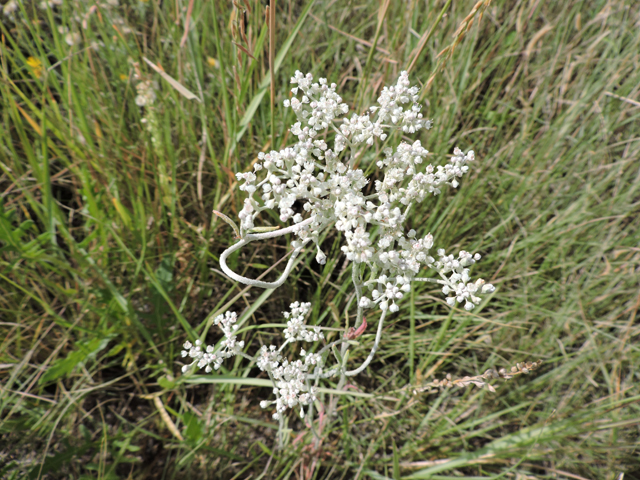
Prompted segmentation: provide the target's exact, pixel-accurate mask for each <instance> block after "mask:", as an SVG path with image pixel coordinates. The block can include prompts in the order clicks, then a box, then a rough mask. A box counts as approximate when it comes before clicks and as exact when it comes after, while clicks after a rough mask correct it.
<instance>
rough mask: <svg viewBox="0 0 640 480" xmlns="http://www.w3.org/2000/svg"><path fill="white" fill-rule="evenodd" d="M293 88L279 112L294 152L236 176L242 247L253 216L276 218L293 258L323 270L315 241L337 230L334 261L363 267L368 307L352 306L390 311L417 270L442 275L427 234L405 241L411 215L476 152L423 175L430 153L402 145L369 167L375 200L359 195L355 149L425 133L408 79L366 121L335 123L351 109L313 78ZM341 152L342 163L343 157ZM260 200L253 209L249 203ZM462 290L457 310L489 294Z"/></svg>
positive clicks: (268, 157)
mask: <svg viewBox="0 0 640 480" xmlns="http://www.w3.org/2000/svg"><path fill="white" fill-rule="evenodd" d="M291 83H293V84H295V85H296V86H295V87H294V88H293V89H292V93H293V94H294V97H293V98H292V99H291V100H286V101H285V103H284V104H285V107H291V108H292V110H293V111H294V113H295V114H296V117H297V120H298V121H297V122H296V123H295V124H294V125H292V127H291V133H293V134H294V135H296V136H297V137H298V142H297V143H296V144H295V145H293V146H291V147H287V148H284V149H283V150H280V151H279V152H276V151H271V152H269V153H260V154H259V155H258V161H257V162H256V163H255V165H254V171H253V172H246V173H238V174H237V178H238V180H240V181H244V183H243V184H242V185H241V187H240V189H241V190H244V191H246V192H247V193H248V194H249V197H248V198H247V199H246V200H245V202H244V207H243V209H242V211H241V212H240V214H239V217H240V220H241V234H242V236H243V237H244V236H245V235H246V234H247V232H251V231H252V229H253V228H254V220H255V218H256V217H257V216H258V215H259V214H260V212H262V211H264V210H271V209H277V210H278V211H279V213H280V220H281V221H282V222H287V221H289V220H293V223H294V226H295V227H296V228H294V231H295V233H296V235H297V236H298V239H297V240H295V241H294V242H293V243H292V246H293V247H294V249H296V250H298V251H299V250H300V249H302V247H303V246H304V245H306V244H307V243H308V242H313V243H315V245H316V248H317V255H316V260H317V261H318V262H319V263H321V264H322V263H325V261H326V255H325V254H324V252H322V250H321V249H320V245H319V239H320V233H321V232H322V231H323V230H325V229H326V228H328V227H329V226H331V225H335V228H336V229H337V230H339V231H340V232H342V233H343V237H344V239H345V240H346V244H345V245H343V246H342V251H343V252H344V253H345V255H346V257H347V259H348V260H349V261H352V262H354V263H357V264H365V265H366V266H367V267H369V271H370V276H369V278H368V280H367V281H366V282H365V285H366V286H367V287H368V288H369V290H370V291H371V296H372V298H371V299H370V298H368V297H362V298H361V300H360V306H361V307H363V308H372V307H374V306H375V305H379V306H380V308H382V309H383V310H386V309H387V308H389V309H390V310H391V311H392V312H394V311H397V309H398V307H397V305H396V302H397V301H398V300H399V299H401V298H402V297H403V295H404V293H406V292H407V291H409V289H410V286H409V284H410V282H411V281H413V279H414V278H416V276H417V274H418V272H419V270H420V269H421V268H422V267H435V268H436V269H438V270H439V273H440V274H442V273H444V272H443V271H440V268H441V267H442V268H444V265H445V264H443V263H437V264H436V263H434V262H435V261H434V259H433V258H432V257H431V256H429V249H430V248H431V247H432V246H433V238H432V236H431V235H430V234H429V235H427V236H426V237H424V238H422V239H416V238H415V235H416V233H415V231H413V230H411V231H410V232H408V233H405V229H404V223H405V221H406V219H407V214H408V212H409V209H410V208H411V207H412V206H413V205H414V204H417V203H420V202H422V201H423V200H424V199H425V198H426V197H427V196H428V195H438V194H440V193H441V189H442V187H443V186H444V185H449V186H451V187H453V188H457V187H458V185H459V181H458V179H459V178H460V177H462V176H463V175H464V174H465V173H466V172H467V171H468V169H469V167H468V165H467V163H469V162H472V161H474V159H475V156H474V152H473V151H469V152H468V153H466V154H465V153H463V152H462V151H461V150H460V149H458V148H455V149H454V152H453V156H452V158H451V160H450V162H449V163H448V164H446V165H444V166H433V165H427V166H426V167H424V168H423V169H421V168H420V165H421V164H422V163H423V161H424V160H425V159H426V157H427V155H428V154H429V152H428V151H427V150H426V149H425V148H423V147H422V145H421V143H420V141H415V142H413V143H412V144H409V143H406V142H404V141H402V142H401V143H400V144H399V146H398V147H397V149H396V150H395V151H394V150H393V149H391V148H385V149H384V151H383V153H384V157H383V158H382V159H380V160H378V161H377V166H378V167H379V168H380V169H381V170H382V171H383V173H384V175H383V176H382V180H377V181H376V182H375V184H374V187H375V193H371V194H369V195H365V192H364V189H365V187H366V186H367V185H368V184H369V179H367V178H366V177H365V175H364V172H363V171H362V170H361V169H355V168H353V165H354V163H355V160H356V157H357V155H358V149H360V148H361V146H362V144H366V145H372V144H373V142H374V140H375V139H376V138H378V139H380V140H385V139H386V138H387V135H388V134H387V133H386V132H387V131H389V132H391V133H392V132H394V131H400V132H403V133H414V132H417V131H419V130H420V129H422V128H430V127H431V122H430V121H428V120H425V119H424V118H423V116H422V114H421V113H420V110H421V106H420V105H419V104H418V103H417V102H418V88H417V87H410V84H409V78H408V74H407V72H402V73H401V75H400V78H399V79H398V82H397V83H396V85H394V86H391V87H385V88H384V89H383V90H382V93H381V94H380V97H379V98H378V105H377V106H374V107H371V108H370V109H369V111H368V112H367V113H365V114H364V115H357V114H355V113H354V114H352V115H351V117H350V118H341V117H342V116H344V115H345V114H347V113H348V111H349V109H348V106H347V105H346V104H345V103H343V102H342V98H341V97H340V96H339V95H338V94H337V93H336V85H335V84H330V85H329V84H328V83H327V80H326V79H324V78H321V79H320V80H319V81H318V82H317V83H314V82H313V77H312V75H311V74H307V75H303V74H302V73H300V72H296V73H295V75H294V76H293V77H292V78H291ZM299 94H300V95H302V98H301V99H298V98H297V96H296V95H299ZM327 130H330V131H333V132H334V133H335V135H334V136H333V137H334V139H333V148H329V147H330V145H329V144H327V140H328V137H327V135H326V134H325V133H326V132H327ZM329 139H330V137H329ZM347 149H348V152H350V153H347V154H343V152H344V151H345V150H347ZM343 157H346V158H343ZM259 176H260V177H261V179H259V178H258V177H259ZM258 194H260V199H257V198H255V196H256V195H258ZM305 217H307V218H306V220H305ZM467 271H468V270H467ZM460 275H463V274H462V273H460ZM461 278H462V277H461ZM449 281H451V282H454V283H455V282H456V281H454V280H449ZM443 282H444V281H443ZM463 283H464V284H465V288H466V290H464V292H463V291H461V293H460V294H456V296H455V297H453V298H454V299H455V300H458V299H462V300H458V301H465V302H466V304H465V305H466V306H468V305H475V304H477V303H478V302H477V299H478V297H477V295H478V294H480V293H487V292H489V291H490V290H491V289H490V288H488V286H487V288H476V289H475V290H473V288H472V287H471V286H470V285H472V284H469V282H466V281H465V282H463ZM452 285H453V283H452ZM457 285H458V284H457V283H456V288H458V287H457ZM450 288H451V290H452V291H454V290H455V291H456V292H457V291H458V290H456V289H454V288H453V286H450Z"/></svg>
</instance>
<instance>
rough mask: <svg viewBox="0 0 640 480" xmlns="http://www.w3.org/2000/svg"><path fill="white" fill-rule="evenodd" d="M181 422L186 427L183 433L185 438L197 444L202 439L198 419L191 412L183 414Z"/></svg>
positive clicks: (200, 425)
mask: <svg viewBox="0 0 640 480" xmlns="http://www.w3.org/2000/svg"><path fill="white" fill-rule="evenodd" d="M182 421H183V422H184V424H185V426H186V427H187V428H186V430H185V432H184V433H185V436H186V437H187V438H188V439H189V440H191V441H192V442H199V441H200V439H201V438H202V424H201V423H200V420H199V419H198V417H197V416H195V415H194V414H193V413H191V412H184V413H183V414H182Z"/></svg>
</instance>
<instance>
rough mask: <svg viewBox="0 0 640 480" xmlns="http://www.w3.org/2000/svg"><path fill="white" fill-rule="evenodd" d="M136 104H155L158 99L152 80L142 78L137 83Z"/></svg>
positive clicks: (146, 105) (142, 105) (145, 105)
mask: <svg viewBox="0 0 640 480" xmlns="http://www.w3.org/2000/svg"><path fill="white" fill-rule="evenodd" d="M136 92H138V95H137V96H136V105H138V106H139V107H148V106H151V105H153V102H155V100H156V92H155V88H154V85H153V82H152V81H151V80H140V81H139V82H138V84H137V85H136Z"/></svg>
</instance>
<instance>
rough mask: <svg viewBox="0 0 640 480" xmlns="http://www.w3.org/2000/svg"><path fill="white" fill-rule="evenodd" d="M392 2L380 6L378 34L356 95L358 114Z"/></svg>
mask: <svg viewBox="0 0 640 480" xmlns="http://www.w3.org/2000/svg"><path fill="white" fill-rule="evenodd" d="M390 2H391V0H383V3H382V5H380V10H379V11H378V25H377V27H376V34H375V36H374V38H373V42H372V44H371V48H370V49H369V55H367V61H366V63H365V65H364V72H363V74H362V81H361V82H360V83H359V86H358V91H357V93H356V97H355V98H356V106H355V108H354V110H355V111H356V112H358V111H359V108H360V106H361V105H362V104H363V103H364V95H365V92H366V90H367V80H368V79H369V76H370V74H371V65H372V63H373V56H374V54H375V53H376V48H377V46H378V40H379V39H380V33H381V32H382V24H383V23H384V19H385V17H386V15H387V11H388V10H389V3H390Z"/></svg>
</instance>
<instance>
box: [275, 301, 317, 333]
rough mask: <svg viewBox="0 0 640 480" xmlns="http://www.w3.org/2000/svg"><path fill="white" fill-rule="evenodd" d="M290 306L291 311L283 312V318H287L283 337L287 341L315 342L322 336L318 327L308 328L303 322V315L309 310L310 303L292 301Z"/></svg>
mask: <svg viewBox="0 0 640 480" xmlns="http://www.w3.org/2000/svg"><path fill="white" fill-rule="evenodd" d="M290 308H291V312H283V315H284V318H286V319H288V320H289V321H288V322H287V328H285V330H284V338H285V339H286V340H287V341H288V342H300V341H302V342H317V341H318V340H322V339H323V338H324V335H322V332H321V331H320V329H319V328H318V327H316V328H314V329H313V330H310V329H308V328H307V326H306V325H305V324H304V317H305V316H306V315H307V313H309V311H310V310H311V303H300V302H294V303H292V304H291V305H290Z"/></svg>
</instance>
